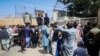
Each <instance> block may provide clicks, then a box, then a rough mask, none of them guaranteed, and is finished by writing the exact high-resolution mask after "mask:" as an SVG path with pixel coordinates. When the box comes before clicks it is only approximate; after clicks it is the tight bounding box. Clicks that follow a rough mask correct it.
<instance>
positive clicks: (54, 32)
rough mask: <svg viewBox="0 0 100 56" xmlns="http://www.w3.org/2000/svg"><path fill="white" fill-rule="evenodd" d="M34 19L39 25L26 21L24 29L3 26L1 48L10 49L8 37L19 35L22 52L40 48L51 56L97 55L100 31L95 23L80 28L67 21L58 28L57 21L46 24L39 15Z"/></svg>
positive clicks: (0, 39)
mask: <svg viewBox="0 0 100 56" xmlns="http://www.w3.org/2000/svg"><path fill="white" fill-rule="evenodd" d="M36 19H37V24H38V26H34V25H31V23H29V21H28V22H26V21H25V26H24V25H21V26H17V27H4V26H2V27H1V28H0V42H1V44H2V46H3V49H7V50H9V49H10V47H11V43H12V40H11V39H12V36H11V34H12V33H18V43H19V45H20V46H21V50H20V51H21V52H24V51H25V48H30V47H33V48H37V47H40V48H41V47H42V48H43V50H44V53H51V54H52V55H53V56H88V55H90V56H99V50H100V36H99V35H100V29H99V28H98V27H97V23H90V22H88V23H87V25H83V26H82V25H81V24H80V23H77V22H75V21H68V22H67V23H66V24H65V25H63V26H62V25H61V26H58V24H57V22H54V23H51V24H49V17H48V16H47V14H46V15H45V17H44V19H42V18H41V16H40V15H38V17H37V18H36ZM12 30H13V31H12ZM9 44H10V45H9Z"/></svg>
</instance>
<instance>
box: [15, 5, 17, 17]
mask: <svg viewBox="0 0 100 56" xmlns="http://www.w3.org/2000/svg"><path fill="white" fill-rule="evenodd" d="M15 17H17V8H16V5H15Z"/></svg>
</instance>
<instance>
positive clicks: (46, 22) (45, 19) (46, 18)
mask: <svg viewBox="0 0 100 56" xmlns="http://www.w3.org/2000/svg"><path fill="white" fill-rule="evenodd" d="M44 24H46V25H47V26H48V25H49V17H48V15H47V14H45V17H44Z"/></svg>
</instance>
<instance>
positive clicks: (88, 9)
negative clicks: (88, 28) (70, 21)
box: [58, 0, 99, 17]
mask: <svg viewBox="0 0 100 56" xmlns="http://www.w3.org/2000/svg"><path fill="white" fill-rule="evenodd" d="M98 1H99V0H58V2H60V3H62V4H64V5H68V4H70V5H69V6H68V7H67V8H68V11H67V12H68V16H77V17H91V16H92V17H93V16H97V13H98V12H97V11H98V8H99V5H98V4H99V3H98Z"/></svg>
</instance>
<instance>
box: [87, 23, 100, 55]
mask: <svg viewBox="0 0 100 56" xmlns="http://www.w3.org/2000/svg"><path fill="white" fill-rule="evenodd" d="M92 26H93V28H92V29H91V30H90V31H89V32H88V33H87V40H88V47H87V49H88V53H89V54H90V55H91V56H98V55H99V50H100V38H99V37H100V29H99V28H98V27H96V26H97V24H96V23H93V24H92Z"/></svg>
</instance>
